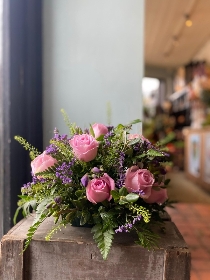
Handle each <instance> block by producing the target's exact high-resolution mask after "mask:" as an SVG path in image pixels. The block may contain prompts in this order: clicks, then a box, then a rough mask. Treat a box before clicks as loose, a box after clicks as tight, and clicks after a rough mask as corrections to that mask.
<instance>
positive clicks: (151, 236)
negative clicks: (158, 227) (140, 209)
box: [135, 226, 160, 250]
mask: <svg viewBox="0 0 210 280" xmlns="http://www.w3.org/2000/svg"><path fill="white" fill-rule="evenodd" d="M136 232H137V234H138V238H139V240H138V241H135V243H136V244H138V245H141V246H142V247H144V248H146V249H148V250H151V249H155V248H158V241H159V239H160V237H159V235H157V234H156V233H154V232H153V231H151V230H150V229H149V228H148V227H146V226H142V227H141V230H140V231H139V230H137V229H136Z"/></svg>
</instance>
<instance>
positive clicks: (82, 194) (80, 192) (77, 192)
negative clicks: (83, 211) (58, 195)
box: [75, 190, 84, 197]
mask: <svg viewBox="0 0 210 280" xmlns="http://www.w3.org/2000/svg"><path fill="white" fill-rule="evenodd" d="M75 195H76V196H77V197H81V196H84V190H77V191H76V192H75Z"/></svg>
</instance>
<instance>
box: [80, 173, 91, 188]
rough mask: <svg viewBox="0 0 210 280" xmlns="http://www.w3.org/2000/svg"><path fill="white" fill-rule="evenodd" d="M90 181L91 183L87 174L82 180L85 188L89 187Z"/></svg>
mask: <svg viewBox="0 0 210 280" xmlns="http://www.w3.org/2000/svg"><path fill="white" fill-rule="evenodd" d="M88 181H89V177H88V175H87V174H85V175H84V176H83V177H82V178H81V183H82V185H83V186H84V187H87V185H88Z"/></svg>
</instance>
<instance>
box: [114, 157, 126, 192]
mask: <svg viewBox="0 0 210 280" xmlns="http://www.w3.org/2000/svg"><path fill="white" fill-rule="evenodd" d="M119 155H120V156H119V160H118V163H117V166H116V167H117V172H118V179H117V182H116V186H117V187H118V188H121V187H122V186H123V185H124V182H125V171H124V168H123V165H124V161H125V153H123V152H119Z"/></svg>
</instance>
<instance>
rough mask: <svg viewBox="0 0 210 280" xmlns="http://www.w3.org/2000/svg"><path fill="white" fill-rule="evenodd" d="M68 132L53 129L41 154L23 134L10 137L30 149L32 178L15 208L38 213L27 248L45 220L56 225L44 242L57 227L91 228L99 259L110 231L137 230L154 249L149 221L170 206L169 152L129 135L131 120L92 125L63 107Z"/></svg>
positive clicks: (105, 252)
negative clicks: (75, 118)
mask: <svg viewBox="0 0 210 280" xmlns="http://www.w3.org/2000/svg"><path fill="white" fill-rule="evenodd" d="M64 117H65V120H66V121H67V124H68V127H69V132H70V135H69V136H67V135H60V134H59V132H58V130H57V129H55V131H54V137H53V138H52V139H51V140H50V145H49V147H47V148H46V150H45V151H44V152H43V153H39V152H38V151H37V150H36V149H35V148H34V147H32V146H31V145H30V144H29V143H28V142H27V141H26V140H25V139H23V138H22V137H20V136H15V139H16V140H17V141H18V142H20V143H21V144H22V145H23V146H24V147H25V148H26V149H27V150H29V151H30V157H31V160H32V161H31V168H32V182H29V183H27V184H25V185H24V186H23V187H22V189H21V192H22V195H20V199H19V201H18V208H17V211H16V214H15V217H14V221H15V220H16V218H17V215H18V212H19V211H20V210H22V211H23V215H24V216H27V215H29V214H30V213H31V210H33V211H34V212H35V213H36V215H35V219H34V222H33V224H32V225H31V227H30V229H29V231H28V234H27V240H26V243H25V248H24V250H25V249H26V248H27V247H28V245H29V243H30V241H31V240H32V238H33V235H34V233H35V232H36V230H37V229H38V227H39V226H40V225H41V223H42V222H43V221H44V220H45V219H46V218H47V217H50V216H52V217H54V222H55V226H54V227H53V228H52V230H51V231H50V232H48V233H46V240H49V239H50V238H51V236H52V234H53V233H54V232H56V231H57V230H58V229H60V228H61V227H62V226H66V225H67V224H70V225H73V226H75V225H79V226H85V225H88V226H90V227H92V229H91V231H92V233H93V238H94V240H95V242H96V243H97V246H98V248H99V250H100V252H101V254H102V256H103V258H104V259H106V258H107V255H108V252H109V250H110V248H111V244H112V240H113V238H114V235H115V234H120V233H121V232H127V233H129V232H131V231H135V232H136V234H137V235H136V236H137V241H136V243H137V244H139V245H141V246H143V247H145V248H148V249H151V248H154V247H156V246H158V235H157V234H156V233H154V232H153V231H152V228H151V226H152V225H153V224H154V223H157V224H161V226H162V223H160V222H162V218H161V212H164V207H165V206H166V205H167V203H168V198H167V190H166V188H167V185H168V183H169V179H167V180H166V179H165V174H166V168H165V166H166V163H167V159H168V154H167V153H166V152H165V151H164V149H163V148H161V147H160V146H158V145H153V144H151V143H150V142H149V141H148V140H147V139H145V138H144V137H143V136H142V135H137V134H135V135H133V134H131V133H130V131H131V128H132V125H134V124H135V123H137V122H139V120H135V121H133V122H131V123H130V124H128V125H122V124H119V125H118V126H116V127H113V126H105V125H103V124H99V123H95V124H93V125H90V128H89V129H85V130H84V131H82V129H81V128H79V127H77V126H76V125H75V124H72V123H71V122H70V121H69V120H68V117H67V115H66V114H65V112H64Z"/></svg>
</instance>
